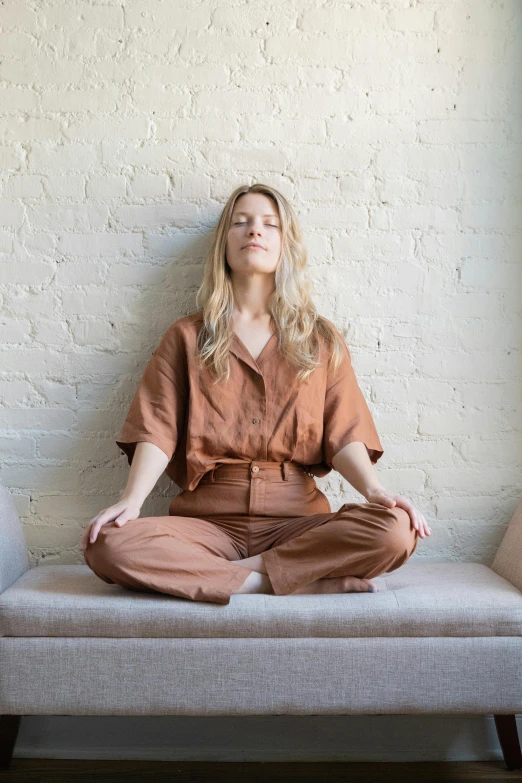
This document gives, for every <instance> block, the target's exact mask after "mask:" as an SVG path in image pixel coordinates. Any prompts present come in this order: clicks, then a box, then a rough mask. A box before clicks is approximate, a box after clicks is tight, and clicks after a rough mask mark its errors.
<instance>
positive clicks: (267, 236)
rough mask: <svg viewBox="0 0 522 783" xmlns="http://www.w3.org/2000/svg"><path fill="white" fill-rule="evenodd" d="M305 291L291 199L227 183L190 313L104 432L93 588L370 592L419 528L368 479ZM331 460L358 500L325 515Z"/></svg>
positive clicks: (356, 397)
mask: <svg viewBox="0 0 522 783" xmlns="http://www.w3.org/2000/svg"><path fill="white" fill-rule="evenodd" d="M310 287H311V284H310V282H309V280H308V278H307V264H306V251H305V249H304V247H303V244H302V241H301V233H300V229H299V226H298V223H297V220H296V217H295V214H294V212H293V210H292V208H291V206H290V204H289V203H288V201H287V200H286V199H285V198H284V197H283V196H282V195H281V194H280V193H279V192H278V191H276V190H275V189H274V188H271V187H269V186H266V185H261V184H255V185H252V186H250V187H248V186H242V187H239V188H237V189H236V190H235V191H234V193H232V195H231V196H230V198H229V200H228V202H227V204H226V206H225V208H224V210H223V212H222V214H221V217H220V220H219V223H218V226H217V230H216V232H215V236H214V240H213V243H212V246H211V248H210V251H209V253H208V257H207V260H206V264H205V270H204V278H203V282H202V285H201V287H200V289H199V291H198V294H197V297H196V301H199V299H200V298H201V300H202V304H203V306H202V308H201V309H200V310H198V311H197V312H195V313H192V314H191V315H188V316H185V317H183V318H180V319H179V320H178V321H176V322H175V323H173V324H172V325H171V326H170V327H169V329H168V330H167V332H166V333H165V334H164V336H163V338H162V340H161V342H160V344H159V346H158V347H157V349H156V350H155V352H154V353H153V355H152V358H151V359H150V360H149V363H148V365H147V367H146V369H145V372H144V374H143V377H142V379H141V381H140V383H139V385H138V388H137V391H136V394H135V396H134V399H133V401H132V403H131V406H130V409H129V412H128V414H127V418H126V419H125V422H124V424H123V426H122V428H121V430H120V432H119V434H118V436H117V438H116V443H117V444H118V446H119V447H120V448H121V449H122V453H125V454H126V455H127V458H128V462H129V464H130V465H131V470H130V474H129V479H128V482H127V486H126V488H125V489H124V491H123V493H122V496H121V498H120V500H119V501H118V502H117V503H116V504H114V505H113V506H110V507H109V508H107V509H103V510H102V511H101V512H100V513H99V514H98V515H97V516H96V517H94V519H93V520H90V522H89V526H88V527H87V529H86V531H85V533H84V536H83V539H82V544H81V548H82V550H84V553H85V554H84V557H85V561H86V563H87V564H88V565H89V567H90V568H91V569H92V570H93V571H94V572H95V573H96V574H97V575H98V576H99V577H100V578H101V579H103V580H105V581H106V582H108V583H111V584H112V583H116V584H119V585H121V586H123V587H126V588H128V589H131V590H139V591H159V592H164V593H169V594H171V595H176V596H180V597H185V598H189V599H192V600H202V601H212V602H216V603H228V602H229V600H230V596H231V595H232V594H235V593H271V594H275V595H288V594H302V593H332V592H335V593H343V592H368V591H372V592H374V591H375V590H376V586H375V584H374V583H372V581H371V578H372V577H375V576H378V575H379V574H381V573H385V572H389V571H393V570H395V569H396V568H399V567H400V566H401V565H402V564H403V563H405V562H406V560H407V559H408V558H409V557H410V556H411V554H412V553H413V552H414V551H415V549H416V547H417V543H418V536H420V537H421V538H424V537H425V536H426V535H430V530H429V528H428V526H427V523H426V521H425V519H424V517H423V515H422V514H421V513H420V512H419V511H417V510H416V509H415V508H414V506H413V504H412V503H411V501H409V500H408V499H407V498H405V497H403V496H401V495H391V494H390V493H388V492H387V491H386V489H385V488H384V487H383V486H382V485H381V483H380V482H379V480H378V478H377V476H376V475H375V473H374V470H373V467H372V465H373V464H375V463H376V462H377V460H378V459H379V458H380V457H381V456H382V454H383V449H382V446H381V443H380V440H379V437H378V435H377V432H376V429H375V425H374V422H373V419H372V416H371V414H370V411H369V409H368V406H367V404H366V402H365V399H364V397H363V395H362V392H361V390H360V388H359V386H358V383H357V380H356V378H355V374H354V371H353V368H352V365H351V360H350V353H349V350H348V348H347V346H346V343H345V341H344V339H343V338H342V336H341V334H340V332H339V331H338V330H337V329H336V327H335V326H334V324H333V323H332V322H331V321H329V320H328V319H327V318H324V317H322V316H320V315H318V313H317V311H316V309H315V307H314V304H313V303H312V301H311V298H310V293H309V292H310ZM332 468H334V469H335V470H338V471H339V473H341V475H342V476H343V477H344V478H345V479H346V480H347V481H349V482H350V483H351V484H352V485H353V486H354V487H355V488H356V489H357V490H358V491H359V492H360V493H361V494H362V495H363V496H364V497H365V498H366V501H367V502H366V503H347V504H345V505H343V506H342V507H341V508H340V509H339V510H338V511H337V512H333V511H332V510H331V508H330V504H329V502H328V499H327V498H326V496H325V495H324V494H323V493H322V492H321V491H320V490H319V489H318V487H317V486H316V483H315V481H314V478H313V476H314V475H315V476H324V475H326V474H327V473H328V472H330V471H331V470H332ZM163 471H165V472H166V473H167V475H168V476H169V477H170V478H172V480H173V481H175V482H176V483H177V484H178V485H179V486H180V487H181V488H182V492H181V493H180V494H178V495H177V496H176V497H175V498H174V499H173V500H172V502H171V504H170V506H169V515H168V516H164V517H145V518H139V514H140V509H141V506H142V504H143V502H144V500H145V498H146V497H147V496H148V494H149V493H150V491H151V490H152V489H153V487H154V485H155V484H156V481H157V479H158V478H159V476H160V475H161V474H162V473H163ZM111 522H113V523H114V524H112V525H109V523H111Z"/></svg>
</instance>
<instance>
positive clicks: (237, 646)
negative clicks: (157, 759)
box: [0, 486, 522, 769]
mask: <svg viewBox="0 0 522 783" xmlns="http://www.w3.org/2000/svg"><path fill="white" fill-rule="evenodd" d="M375 581H376V582H377V583H378V584H379V588H380V591H379V592H378V593H375V594H372V593H346V594H339V595H297V596H271V595H233V596H232V598H231V600H230V603H229V604H228V605H218V604H212V603H209V602H194V601H189V600H187V599H185V598H178V597H176V596H170V595H165V594H160V593H158V594H154V593H140V592H134V591H129V590H126V589H125V588H122V587H119V586H118V585H109V584H107V583H106V582H104V581H103V580H101V579H99V578H98V577H97V576H96V575H95V574H94V573H93V572H92V571H91V570H90V569H89V568H88V566H86V565H85V564H81V565H47V566H38V567H36V568H30V567H29V562H28V557H27V550H26V543H25V539H24V534H23V529H22V525H21V523H20V520H19V518H18V515H17V513H16V509H15V506H14V503H13V500H12V497H11V495H10V493H9V492H8V491H7V489H6V488H5V487H1V486H0V646H1V654H0V662H1V663H0V738H1V740H0V764H1V766H2V767H3V768H4V769H6V768H8V767H9V764H10V761H11V758H12V754H13V749H14V746H15V742H16V737H17V733H18V728H19V725H20V720H21V716H22V715H307V714H313V715H363V714H366V715H369V714H380V715H382V714H411V713H416V714H441V713H447V714H465V713H468V714H474V715H477V714H491V713H493V714H494V716H495V723H496V727H497V731H498V736H499V739H500V744H501V746H502V750H503V753H504V759H505V762H506V765H507V768H508V769H516V768H519V767H521V766H522V757H521V754H520V745H519V740H518V735H517V729H516V722H515V714H516V713H520V712H522V592H521V591H522V503H520V505H519V506H518V508H517V510H516V512H515V514H514V516H513V519H512V520H511V522H510V524H509V527H508V529H507V531H506V533H505V536H504V539H503V541H502V543H501V545H500V547H499V550H498V553H497V555H496V557H495V560H494V562H493V564H492V566H491V568H489V567H488V566H486V565H482V564H478V563H462V562H457V563H455V562H450V563H436V564H433V563H432V564H426V565H424V564H422V563H420V562H412V561H409V562H407V563H406V564H405V565H404V566H402V567H401V568H399V569H398V570H397V571H395V572H392V573H389V574H385V575H383V576H381V577H377V579H376V580H375Z"/></svg>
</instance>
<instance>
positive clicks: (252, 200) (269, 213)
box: [232, 193, 278, 218]
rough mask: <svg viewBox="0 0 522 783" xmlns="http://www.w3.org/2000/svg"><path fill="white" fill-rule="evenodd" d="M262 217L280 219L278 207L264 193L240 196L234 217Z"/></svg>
mask: <svg viewBox="0 0 522 783" xmlns="http://www.w3.org/2000/svg"><path fill="white" fill-rule="evenodd" d="M259 213H261V214H262V217H276V218H277V217H278V214H277V207H276V206H275V204H273V202H272V201H271V199H269V198H268V196H265V195H264V194H263V193H245V194H244V195H243V196H240V197H239V198H238V200H237V201H236V204H235V206H234V211H233V213H232V214H233V215H247V216H248V215H257V214H259Z"/></svg>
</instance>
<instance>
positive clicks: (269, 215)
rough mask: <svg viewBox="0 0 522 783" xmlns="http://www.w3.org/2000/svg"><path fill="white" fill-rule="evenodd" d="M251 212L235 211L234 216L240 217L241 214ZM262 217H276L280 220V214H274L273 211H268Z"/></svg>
mask: <svg viewBox="0 0 522 783" xmlns="http://www.w3.org/2000/svg"><path fill="white" fill-rule="evenodd" d="M249 214H250V213H249V212H234V214H233V215H232V217H239V216H240V215H249ZM262 217H275V218H277V219H278V220H279V215H274V214H272V213H271V212H269V213H267V214H266V215H262Z"/></svg>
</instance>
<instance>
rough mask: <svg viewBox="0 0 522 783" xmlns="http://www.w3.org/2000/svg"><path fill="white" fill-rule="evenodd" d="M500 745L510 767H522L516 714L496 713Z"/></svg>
mask: <svg viewBox="0 0 522 783" xmlns="http://www.w3.org/2000/svg"><path fill="white" fill-rule="evenodd" d="M493 717H494V718H495V726H496V727H497V734H498V739H499V741H500V747H501V748H502V753H503V754H504V761H505V762H506V766H507V768H508V769H522V753H521V752H520V742H519V739H518V731H517V720H516V717H515V715H494V716H493Z"/></svg>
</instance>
